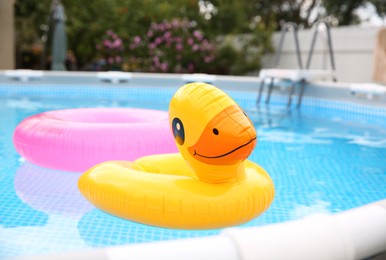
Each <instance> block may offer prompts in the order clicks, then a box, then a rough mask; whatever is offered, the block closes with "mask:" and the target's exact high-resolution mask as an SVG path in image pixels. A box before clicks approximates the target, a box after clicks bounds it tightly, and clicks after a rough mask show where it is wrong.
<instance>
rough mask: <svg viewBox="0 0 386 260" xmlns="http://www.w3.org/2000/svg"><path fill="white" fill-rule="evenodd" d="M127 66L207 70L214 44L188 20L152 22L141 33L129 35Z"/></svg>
mask: <svg viewBox="0 0 386 260" xmlns="http://www.w3.org/2000/svg"><path fill="white" fill-rule="evenodd" d="M128 54H129V59H128V61H129V69H131V70H133V69H134V70H135V68H137V69H138V70H141V71H149V72H175V73H193V72H208V70H210V67H211V65H213V63H214V61H215V58H216V48H215V45H214V44H213V43H212V42H211V41H210V40H209V39H207V38H206V37H205V35H204V34H203V33H202V32H201V31H200V30H198V29H197V28H195V26H194V23H192V22H189V21H187V20H179V19H174V20H172V21H171V22H169V21H164V22H162V23H152V24H151V25H150V27H149V29H148V30H147V34H146V35H144V36H142V37H141V36H134V37H132V38H130V41H129V44H128Z"/></svg>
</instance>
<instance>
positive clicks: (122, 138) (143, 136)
mask: <svg viewBox="0 0 386 260" xmlns="http://www.w3.org/2000/svg"><path fill="white" fill-rule="evenodd" d="M13 142H14V145H15V148H16V150H17V151H18V152H19V154H20V155H21V156H23V157H24V158H26V159H27V160H28V161H30V162H32V163H34V164H37V165H40V166H43V167H48V168H53V169H57V170H65V171H76V172H81V171H85V170H87V169H88V168H90V167H92V166H94V165H95V164H98V163H100V162H104V161H109V160H130V161H131V160H134V159H136V158H138V157H142V156H145V155H150V154H157V153H169V152H176V151H177V148H176V145H175V143H174V138H173V136H172V134H171V131H170V129H169V123H168V114H167V112H165V111H157V110H148V109H133V108H80V109H68V110H56V111H49V112H44V113H41V114H37V115H34V116H31V117H28V118H26V119H25V120H23V121H22V122H21V123H20V124H19V125H18V126H17V127H16V129H15V132H14V136H13Z"/></svg>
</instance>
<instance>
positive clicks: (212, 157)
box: [78, 83, 274, 229]
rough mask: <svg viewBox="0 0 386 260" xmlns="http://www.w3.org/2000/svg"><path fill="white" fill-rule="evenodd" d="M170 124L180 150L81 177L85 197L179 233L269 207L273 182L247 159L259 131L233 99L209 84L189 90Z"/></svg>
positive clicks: (180, 95)
mask: <svg viewBox="0 0 386 260" xmlns="http://www.w3.org/2000/svg"><path fill="white" fill-rule="evenodd" d="M169 121H170V126H171V129H172V131H173V135H174V138H175V141H176V144H177V146H178V149H179V151H180V153H177V154H160V155H151V156H146V157H142V158H139V159H137V160H136V161H134V162H124V161H123V162H122V161H111V162H104V163H101V164H98V165H96V166H94V167H93V168H91V169H89V170H88V171H87V172H85V173H84V174H83V175H82V176H81V177H80V179H79V183H78V186H79V189H80V191H81V193H82V194H83V196H84V197H86V198H87V199H88V200H89V201H90V202H91V203H93V204H94V205H95V206H96V207H98V208H99V209H101V210H103V211H106V212H108V213H110V214H112V215H115V216H118V217H122V218H125V219H129V220H132V221H136V222H140V223H144V224H149V225H153V226H160V227H167V228H178V229H211V228H221V227H226V226H232V225H238V224H241V223H244V222H247V221H249V220H251V219H253V218H255V217H257V216H258V215H260V214H261V213H262V212H264V211H265V210H266V209H267V208H268V207H269V206H270V204H271V202H272V200H273V197H274V186H273V183H272V180H271V178H270V177H269V175H268V174H267V173H266V171H265V170H264V169H263V168H261V167H260V166H259V165H257V164H255V163H253V162H251V161H248V160H246V158H247V157H248V156H249V155H250V154H251V152H252V150H253V148H254V147H255V145H256V142H257V136H256V131H255V129H254V127H253V124H252V123H251V121H250V120H249V119H248V117H247V116H246V114H245V113H244V112H243V111H242V109H241V108H240V107H239V106H238V105H237V104H236V103H235V102H234V101H233V100H232V99H231V98H230V97H229V96H227V95H226V94H225V93H224V92H223V91H221V90H220V89H218V88H216V87H214V86H212V85H209V84H205V83H190V84H187V85H184V86H182V87H181V88H180V89H179V90H178V91H177V92H176V93H175V95H174V96H173V98H172V100H171V102H170V107H169Z"/></svg>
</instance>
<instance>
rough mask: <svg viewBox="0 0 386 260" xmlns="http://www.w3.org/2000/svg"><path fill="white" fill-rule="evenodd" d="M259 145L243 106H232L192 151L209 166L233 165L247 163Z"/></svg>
mask: <svg viewBox="0 0 386 260" xmlns="http://www.w3.org/2000/svg"><path fill="white" fill-rule="evenodd" d="M256 142H257V136H256V131H255V128H254V127H253V124H252V123H251V121H250V120H249V118H248V117H247V116H246V114H245V113H244V112H243V111H242V110H241V109H240V108H239V106H237V105H232V106H229V107H227V108H226V109H224V110H223V111H221V112H220V113H219V114H217V115H216V116H215V117H214V118H213V119H212V120H211V121H210V122H209V123H208V124H207V126H206V127H205V129H204V131H203V133H202V135H201V136H200V138H199V140H198V141H197V143H196V144H194V145H193V146H191V147H189V148H188V151H189V153H190V154H191V155H192V156H193V157H194V158H195V159H197V160H198V161H200V162H203V163H206V164H211V165H231V164H236V163H238V162H241V161H243V160H245V159H247V158H248V156H249V155H250V154H251V153H252V151H253V149H254V148H255V146H256Z"/></svg>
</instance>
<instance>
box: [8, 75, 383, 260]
mask: <svg viewBox="0 0 386 260" xmlns="http://www.w3.org/2000/svg"><path fill="white" fill-rule="evenodd" d="M194 81H202V82H207V83H211V84H213V85H215V86H217V87H219V88H222V89H232V90H240V91H256V93H257V90H258V86H259V82H260V80H259V78H258V77H235V76H218V75H206V74H148V73H123V72H99V73H98V72H97V73H95V72H45V71H31V70H12V71H0V83H2V84H15V83H17V84H20V83H23V84H53V83H55V84H77V85H81V84H87V85H98V84H103V85H104V84H114V85H121V86H123V87H130V86H135V87H141V86H144V87H163V86H165V87H175V88H177V87H179V86H181V85H183V84H185V83H188V82H194ZM369 86H370V87H369ZM279 88H281V89H280V90H281V93H282V94H283V95H287V94H286V93H285V92H286V89H285V86H284V87H283V86H281V87H279ZM385 89H386V87H385V86H380V85H376V86H374V84H370V85H368V84H349V83H339V84H338V83H333V82H328V83H321V82H313V83H312V84H308V85H307V87H306V89H305V92H304V96H305V97H307V96H308V97H318V98H324V99H333V100H341V101H347V102H350V103H354V104H365V105H369V106H376V107H386V91H385ZM279 94H280V93H279ZM25 259H59V260H60V259H74V260H78V259H98V260H99V259H101V260H102V259H104V260H123V259H184V260H190V259H201V260H203V259H222V260H239V259H337V260H342V259H343V260H344V259H386V198H385V200H382V201H379V202H376V203H372V204H369V205H365V206H362V207H358V208H355V209H352V210H348V211H345V212H342V213H338V214H333V215H324V214H323V215H322V214H317V215H312V216H309V217H306V218H304V219H301V220H296V221H291V222H285V223H279V224H273V225H267V226H262V227H253V228H228V229H224V230H223V231H222V232H221V233H220V234H219V235H217V236H211V237H204V238H191V239H181V240H172V241H163V242H152V243H143V244H134V245H127V246H119V247H108V248H101V249H91V250H86V251H80V252H74V253H64V254H58V255H47V256H36V257H30V258H25Z"/></svg>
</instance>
